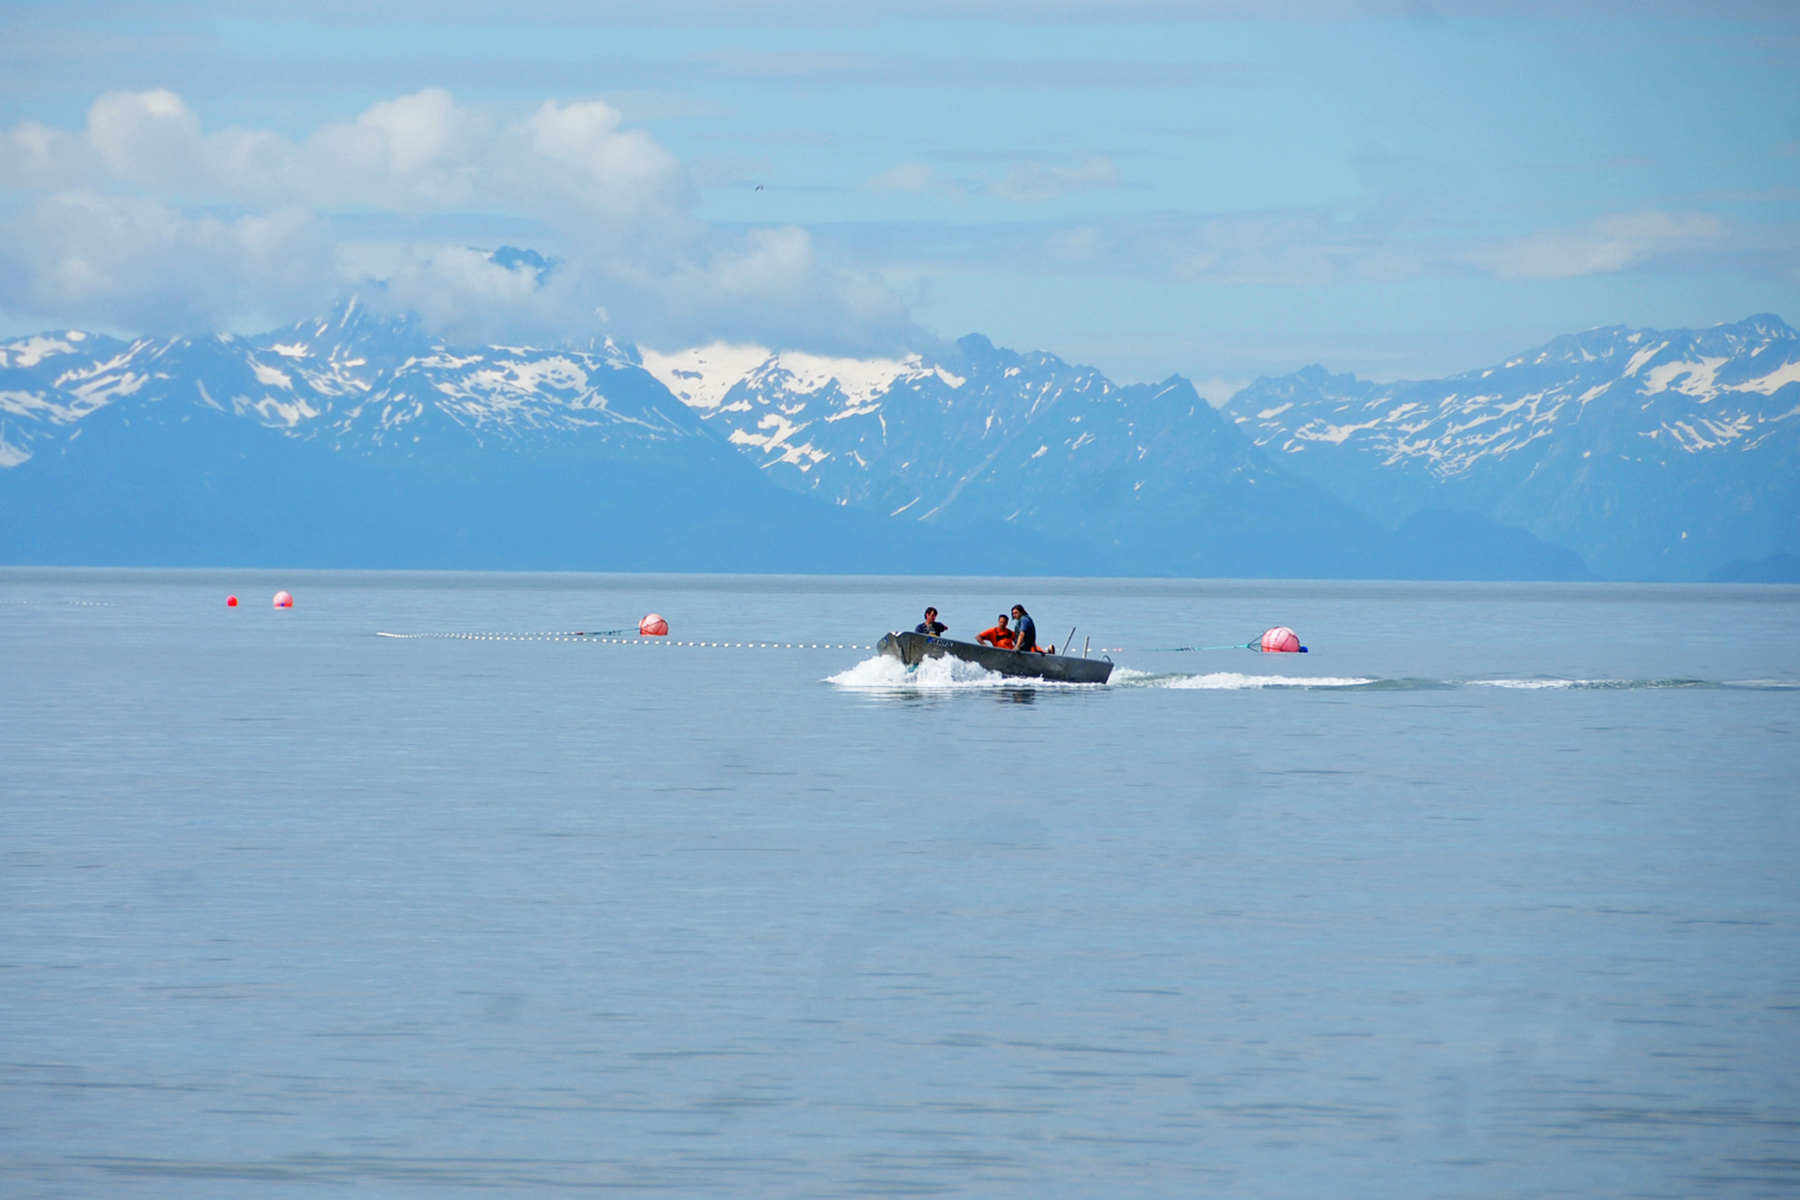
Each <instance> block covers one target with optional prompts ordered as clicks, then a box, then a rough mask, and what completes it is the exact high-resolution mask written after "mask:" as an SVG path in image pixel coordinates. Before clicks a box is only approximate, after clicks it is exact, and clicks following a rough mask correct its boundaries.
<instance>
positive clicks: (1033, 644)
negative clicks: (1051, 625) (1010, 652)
mask: <svg viewBox="0 0 1800 1200" xmlns="http://www.w3.org/2000/svg"><path fill="white" fill-rule="evenodd" d="M1013 635H1014V638H1015V640H1014V642H1013V649H1014V650H1023V651H1025V652H1027V653H1029V652H1031V651H1033V650H1036V649H1037V648H1038V644H1037V625H1036V624H1035V623H1033V621H1032V619H1031V614H1030V613H1028V612H1026V611H1025V606H1024V605H1023V604H1015V605H1013Z"/></svg>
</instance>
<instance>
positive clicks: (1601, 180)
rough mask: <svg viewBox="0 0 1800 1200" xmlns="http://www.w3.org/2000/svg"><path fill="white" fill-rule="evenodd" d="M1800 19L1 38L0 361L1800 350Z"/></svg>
mask: <svg viewBox="0 0 1800 1200" xmlns="http://www.w3.org/2000/svg"><path fill="white" fill-rule="evenodd" d="M1796 64H1800V5H1794V4H1767V3H1758V2H1756V0H1739V2H1735V3H1734V2H1733V0H1718V2H1715V3H1709V4H1689V3H1681V2H1677V0H1668V2H1664V3H1657V2H1655V0H1650V2H1647V3H1639V4H1631V5H1626V4H1622V3H1620V4H1612V3H1602V4H1585V5H1584V4H1557V5H1550V4H1543V5H1519V4H1494V3H1459V4H1432V3H1430V2H1428V0H1415V2H1410V3H1393V4H1384V3H1382V2H1380V0H1366V2H1354V3H1352V2H1342V0H1293V2H1291V3H1283V4H1266V5H1257V4H1242V3H1240V4H1226V3H1212V2H1206V3H1179V2H1173V0H1169V2H1155V0H1142V2H1133V0H1121V2H1115V3H1109V4H1097V3H1091V2H1089V0H1038V2H1036V3H1030V4H1027V3H1017V2H1013V0H966V2H964V3H958V4H948V3H939V4H933V3H929V2H927V3H911V4H904V5H903V4H894V3H880V2H873V0H842V2H840V3H833V4H826V3H816V2H813V0H793V2H789V3H768V4H745V3H738V2H735V0H666V2H665V3H662V4H658V5H648V4H621V3H613V2H610V0H586V2H583V3H572V2H567V0H543V2H540V3H536V4H533V5H531V6H529V8H528V9H527V10H525V11H522V12H518V13H513V12H507V11H504V10H502V9H500V8H499V7H498V6H495V5H492V4H491V3H483V4H475V3H472V2H468V0H435V2H433V3H422V2H419V3H414V2H395V0H367V2H363V3H346V2H342V0H312V2H310V3H305V4H299V3H292V4H290V3H270V4H260V5H258V4H236V5H223V4H213V3H206V2H195V3H160V2H159V3H148V2H145V3H118V2H112V3H108V2H94V3H87V2H83V0H63V2H60V3H56V4H43V3H36V2H23V3H22V2H11V3H6V4H4V5H0V333H5V334H19V333H25V332H30V331H36V330H40V329H45V328H54V327H72V328H84V329H92V330H101V331H107V332H113V333H120V334H137V333H149V334H156V335H171V334H188V333H199V332H204V331H207V330H234V331H239V332H251V331H256V330H261V329H266V328H271V327H274V326H276V325H280V324H285V323H287V322H290V321H294V320H298V319H301V318H304V317H308V316H312V315H316V314H318V313H320V312H323V311H325V310H326V309H327V308H328V307H329V306H330V305H331V304H333V303H335V302H336V301H338V300H341V299H342V298H344V297H345V296H348V295H352V294H355V295H359V296H362V297H364V298H365V299H366V300H369V301H370V302H372V303H375V304H377V305H378V306H386V307H389V308H392V309H395V310H404V311H411V312H414V313H417V314H418V315H419V317H420V318H421V319H422V320H423V321H425V322H426V323H427V324H428V325H429V326H431V327H432V328H433V329H434V330H436V331H438V332H440V333H442V334H444V335H445V336H446V337H450V338H455V339H465V340H470V341H488V340H497V341H512V342H518V341H530V342H537V343H549V342H569V343H572V344H584V343H586V342H588V341H590V340H591V339H594V338H597V337H612V338H614V339H616V340H618V341H621V342H632V343H638V344H642V345H645V346H649V347H654V348H656V349H658V350H663V351H671V350H676V349H681V348H683V347H686V346H691V345H696V344H703V343H710V342H714V341H729V342H754V343H756V344H760V345H767V346H771V347H780V348H791V349H803V350H812V351H818V352H826V353H834V354H858V355H871V354H884V355H885V354H894V353H902V352H906V351H912V350H920V351H925V352H928V353H929V352H931V351H932V350H933V349H934V348H939V347H941V346H942V344H943V342H944V341H946V340H948V339H953V338H956V337H960V336H962V335H964V334H966V333H970V332H980V333H983V334H986V335H987V336H989V337H990V338H992V339H993V340H994V341H995V342H997V343H999V344H1001V345H1007V346H1012V347H1014V348H1016V349H1022V350H1025V349H1041V350H1048V351H1051V352H1053V353H1056V354H1059V355H1061V356H1062V357H1064V358H1067V359H1070V360H1071V361H1076V362H1081V363H1084V364H1089V365H1093V366H1096V367H1099V368H1100V369H1101V370H1103V371H1105V372H1106V373H1107V374H1109V375H1110V376H1112V377H1113V378H1115V379H1118V380H1120V381H1125V382H1133V381H1140V380H1152V379H1160V378H1163V377H1165V376H1167V375H1169V374H1172V373H1177V372H1179V373H1181V374H1184V375H1187V376H1188V377H1189V378H1192V379H1194V380H1196V381H1197V382H1198V383H1199V384H1200V385H1201V387H1202V390H1203V391H1205V392H1207V394H1209V396H1212V397H1213V398H1214V399H1215V400H1219V399H1223V397H1224V395H1225V394H1227V393H1228V392H1229V390H1231V389H1232V388H1234V387H1235V386H1237V385H1238V384H1241V383H1243V382H1246V381H1248V380H1249V379H1251V378H1253V377H1255V376H1257V375H1261V374H1282V373H1286V372H1288V371H1291V370H1294V369H1296V368H1298V367H1301V366H1304V365H1306V364H1309V363H1313V362H1318V363H1322V364H1324V365H1325V366H1327V367H1329V368H1330V369H1332V370H1336V371H1355V372H1356V373H1358V374H1361V375H1363V376H1365V377H1371V378H1376V379H1384V380H1385V379H1394V378H1422V377H1430V376H1435V375H1441V374H1445V373H1449V372H1453V371H1460V370H1466V369H1470V368H1473V367H1479V366H1483V365H1486V364H1489V363H1492V362H1496V361H1499V360H1501V359H1502V358H1504V357H1505V356H1507V355H1509V354H1511V353H1513V352H1516V351H1519V350H1523V349H1525V348H1528V347H1530V346H1533V345H1536V344H1538V343H1541V342H1543V341H1545V340H1547V339H1549V338H1551V337H1554V336H1557V335H1559V334H1562V333H1568V332H1573V331H1576V330H1580V329H1586V328H1592V327H1594V326H1603V325H1618V324H1623V325H1630V326H1638V327H1663V328H1673V327H1695V326H1706V325H1713V324H1717V323H1719V322H1723V321H1732V320H1737V319H1740V318H1742V317H1745V316H1749V315H1751V314H1753V313H1758V312H1774V313H1776V314H1778V315H1781V316H1783V317H1785V318H1787V319H1788V320H1790V321H1800V303H1797V301H1800V66H1796Z"/></svg>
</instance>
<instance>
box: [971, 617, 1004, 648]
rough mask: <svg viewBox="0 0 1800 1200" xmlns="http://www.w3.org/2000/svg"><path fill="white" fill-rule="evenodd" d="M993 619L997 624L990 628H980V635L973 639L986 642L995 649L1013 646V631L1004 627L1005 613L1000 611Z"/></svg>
mask: <svg viewBox="0 0 1800 1200" xmlns="http://www.w3.org/2000/svg"><path fill="white" fill-rule="evenodd" d="M994 620H995V621H997V622H998V624H996V625H995V626H994V627H993V628H992V629H984V630H982V631H981V636H979V637H977V638H976V639H975V640H976V641H978V642H986V643H987V644H988V645H990V646H992V647H993V648H994V649H996V650H1011V649H1012V648H1013V631H1012V630H1010V629H1008V628H1007V627H1006V614H1005V613H1001V614H1000V615H999V616H998V617H995V618H994Z"/></svg>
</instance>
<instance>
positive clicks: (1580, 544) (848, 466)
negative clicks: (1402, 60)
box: [0, 303, 1800, 578]
mask: <svg viewBox="0 0 1800 1200" xmlns="http://www.w3.org/2000/svg"><path fill="white" fill-rule="evenodd" d="M1797 347H1800V339H1797V337H1796V335H1795V333H1794V331H1793V330H1791V329H1789V328H1788V327H1787V326H1786V325H1784V324H1782V323H1781V322H1780V321H1779V320H1776V319H1775V318H1771V317H1760V318H1752V319H1751V320H1749V321H1745V322H1741V323H1739V324H1738V325H1735V326H1721V327H1719V328H1718V329H1714V330H1708V331H1702V332H1698V333H1693V332H1684V333H1665V334H1658V333H1651V332H1649V331H1641V330H1640V331H1629V330H1597V331H1593V332H1591V333H1587V334H1581V335H1576V336H1574V337H1570V338H1562V339H1558V340H1557V341H1556V342H1552V343H1550V344H1549V345H1548V346H1546V347H1544V348H1542V349H1541V350H1539V351H1534V352H1532V353H1531V354H1528V355H1524V356H1520V357H1519V358H1516V359H1513V360H1511V361H1509V362H1507V363H1505V364H1502V365H1501V366H1498V367H1495V368H1492V369H1489V370H1486V371H1476V372H1469V373H1468V374H1466V375H1461V376H1457V377H1454V378H1451V379H1446V380H1439V381H1434V382H1428V383H1405V384H1371V383H1367V382H1363V381H1359V380H1356V379H1354V378H1352V377H1349V376H1332V375H1329V374H1327V373H1326V372H1324V371H1323V370H1322V369H1319V368H1308V369H1307V370H1305V371H1301V372H1298V373H1296V374H1295V375H1292V376H1288V377H1285V378H1283V379H1278V380H1269V379H1265V380H1259V381H1258V382H1257V383H1256V384H1254V385H1252V386H1251V387H1250V388H1248V389H1245V391H1244V392H1242V393H1240V394H1239V395H1238V396H1237V397H1235V398H1234V399H1233V400H1232V401H1231V402H1230V404H1229V405H1228V406H1227V408H1226V410H1225V411H1224V412H1223V413H1222V412H1220V411H1218V410H1215V409H1213V408H1212V407H1211V406H1209V405H1208V404H1207V403H1206V402H1205V401H1203V400H1202V399H1201V398H1200V397H1199V396H1198V395H1197V394H1196V393H1195V391H1194V389H1193V387H1192V386H1191V385H1190V384H1189V383H1188V382H1187V381H1186V380H1184V379H1181V378H1180V377H1171V378H1169V379H1166V380H1163V381H1162V382H1160V383H1154V384H1131V385H1121V384H1117V383H1114V382H1113V381H1111V380H1109V379H1107V378H1106V377H1105V376H1104V375H1102V374H1101V373H1100V372H1098V371H1096V370H1094V369H1092V368H1089V367H1082V366H1078V365H1073V364H1070V363H1066V362H1064V361H1062V360H1061V359H1059V358H1057V357H1056V356H1054V355H1050V354H1043V353H1017V352H1014V351H1010V350H1005V349H1000V348H997V347H995V346H993V345H992V344H991V343H990V342H988V340H987V339H985V338H982V337H979V336H971V337H967V338H964V339H963V340H962V341H960V342H958V343H956V344H955V346H954V347H951V348H948V349H946V350H945V351H943V352H941V353H939V354H937V355H936V356H935V357H927V356H924V355H912V356H908V357H904V358H883V359H868V360H859V359H843V358H825V357H820V356H816V355H808V354H799V353H794V352H781V353H775V352H770V351H767V350H763V349H759V348H755V347H733V346H711V347H705V348H701V349H696V350H688V351H683V352H680V353H675V354H659V353H653V352H648V351H645V352H642V353H641V354H640V352H638V351H635V350H632V349H629V348H626V347H619V346H615V345H612V344H610V343H607V344H602V345H596V346H592V347H589V348H587V349H581V350H576V349H568V348H534V347H519V346H475V347H468V346H455V345H450V344H447V343H445V342H444V341H442V340H440V339H436V338H433V337H431V336H429V335H427V334H426V333H425V332H424V331H423V330H421V329H420V328H419V326H418V325H417V324H415V323H414V322H412V321H409V320H403V319H392V318H384V317H379V316H377V315H375V314H372V313H371V312H369V311H367V310H366V309H364V308H362V307H361V306H360V305H357V304H355V303H352V304H348V305H345V306H342V307H340V308H339V309H338V310H337V311H336V312H334V313H332V314H331V315H330V316H329V317H327V318H322V319H319V320H315V321H306V322H300V323H298V324H296V325H292V326H289V327H287V328H285V329H281V330H276V331H274V332H271V333H267V334H263V335H259V336H256V337H232V336H218V337H206V338H194V339H172V340H166V341H158V340H149V339H140V340H137V341H132V342H125V341H120V340H117V339H114V338H108V337H103V336H99V335H95V334H91V333H88V334H84V333H81V332H78V331H76V332H68V333H62V334H45V335H38V336H35V337H30V338H21V339H16V340H14V341H10V342H6V343H0V559H3V560H5V561H14V562H22V561H46V562H76V561H84V562H85V561H93V562H105V561H110V562H148V561H170V562H198V561H238V562H250V561H288V562H300V561H308V562H317V563H320V564H321V565H330V564H334V563H335V564H339V565H377V564H383V563H387V564H392V565H471V566H587V567H592V568H600V569H606V568H611V569H649V568H659V569H664V568H666V569H754V570H771V569H788V570H792V569H800V570H852V569H856V570H867V569H876V570H882V569H885V570H911V569H926V570H976V571H985V572H991V573H1007V572H1012V573H1045V574H1054V573H1068V574H1082V573H1098V574H1114V573H1125V574H1145V575H1169V574H1175V575H1208V574H1213V575H1217V574H1231V575H1246V576H1247V575H1290V576H1292V575H1310V576H1334V575H1335V576H1377V577H1383V576H1385V577H1393V576H1401V577H1414V578H1457V577H1481V578H1579V577H1582V576H1583V575H1584V574H1585V572H1586V570H1587V568H1586V567H1584V566H1583V563H1582V560H1581V558H1580V557H1578V556H1577V554H1576V553H1575V552H1574V551H1573V550H1568V549H1563V548H1562V547H1573V548H1575V550H1579V551H1580V554H1581V555H1584V556H1586V558H1587V560H1588V563H1589V564H1591V565H1593V566H1594V567H1597V568H1598V570H1599V571H1600V572H1601V573H1603V574H1605V575H1610V576H1615V577H1620V578H1656V577H1662V578H1698V577H1701V576H1703V575H1704V574H1706V573H1707V572H1708V571H1710V570H1713V569H1715V568H1718V567H1719V566H1720V565H1721V564H1723V563H1726V562H1728V561H1730V560H1732V559H1752V558H1762V557H1766V556H1768V555H1770V554H1775V553H1780V552H1783V551H1787V552H1792V551H1793V550H1795V549H1800V530H1796V528H1795V526H1796V523H1797V522H1800V515H1797V514H1800V495H1797V494H1796V488H1797V487H1800V482H1797V481H1800V471H1796V470H1795V467H1796V465H1800V464H1796V462H1795V437H1794V430H1795V429H1796V428H1800V420H1797V419H1796V418H1797V414H1800V352H1797ZM1503 527H1504V528H1503ZM1527 531H1529V532H1527ZM1684 533H1685V534H1687V535H1688V536H1686V537H1683V536H1682V534H1684ZM1534 535H1535V536H1534ZM283 539H285V540H283ZM702 543H704V544H705V545H707V546H710V547H711V549H709V550H707V551H706V553H705V554H699V553H698V552H697V551H696V550H695V547H696V546H698V545H700V544H702ZM284 546H285V547H287V549H285V550H284V549H283V547H284ZM347 546H354V547H356V549H355V552H354V553H351V552H348V551H346V549H345V547H347ZM396 547H401V548H403V549H404V551H405V552H404V553H400V552H397V550H396ZM284 554H285V555H286V558H283V557H282V555H284Z"/></svg>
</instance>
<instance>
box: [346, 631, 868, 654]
mask: <svg viewBox="0 0 1800 1200" xmlns="http://www.w3.org/2000/svg"><path fill="white" fill-rule="evenodd" d="M626 632H629V631H628V630H623V629H614V630H611V631H608V632H605V633H591V632H585V631H580V630H573V631H570V632H568V633H389V632H387V631H386V630H381V631H379V632H377V633H376V634H375V636H376V637H384V638H399V639H402V640H411V639H415V638H441V639H448V640H453V641H463V642H593V643H595V644H597V645H609V646H682V647H686V648H689V649H696V650H707V649H713V650H873V649H874V648H875V647H873V646H865V645H859V644H857V643H855V642H687V641H677V640H675V639H673V638H669V637H666V636H650V637H618V636H616V635H617V634H621V633H626Z"/></svg>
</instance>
